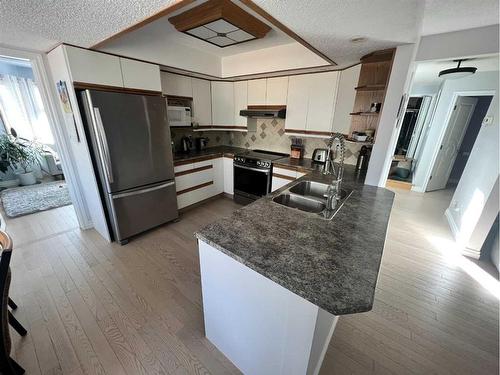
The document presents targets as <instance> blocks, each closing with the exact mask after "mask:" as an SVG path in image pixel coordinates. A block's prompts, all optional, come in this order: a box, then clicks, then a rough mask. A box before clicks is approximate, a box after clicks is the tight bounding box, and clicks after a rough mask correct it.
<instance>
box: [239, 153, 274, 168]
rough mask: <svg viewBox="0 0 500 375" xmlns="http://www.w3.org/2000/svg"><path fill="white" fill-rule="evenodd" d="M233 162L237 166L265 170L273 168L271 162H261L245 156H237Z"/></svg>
mask: <svg viewBox="0 0 500 375" xmlns="http://www.w3.org/2000/svg"><path fill="white" fill-rule="evenodd" d="M233 160H234V162H235V163H236V164H240V165H246V166H249V167H258V168H265V169H269V168H271V162H270V161H269V160H260V159H254V158H248V157H244V156H235V157H234V159H233Z"/></svg>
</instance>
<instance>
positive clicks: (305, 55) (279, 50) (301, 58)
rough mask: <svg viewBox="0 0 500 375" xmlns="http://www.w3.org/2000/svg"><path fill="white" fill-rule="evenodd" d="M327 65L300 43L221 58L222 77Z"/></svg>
mask: <svg viewBox="0 0 500 375" xmlns="http://www.w3.org/2000/svg"><path fill="white" fill-rule="evenodd" d="M322 65H329V63H327V62H326V61H325V60H323V59H322V58H321V57H319V56H318V55H316V54H314V53H313V52H311V51H310V50H308V49H307V48H306V47H304V46H303V45H301V44H300V43H297V42H294V43H290V44H284V45H281V46H276V47H269V48H263V49H260V50H257V51H252V52H245V53H239V54H237V55H232V56H226V57H223V58H222V77H223V78H225V77H232V76H239V75H247V74H257V73H265V72H270V71H276V70H288V69H298V68H305V67H311V66H322Z"/></svg>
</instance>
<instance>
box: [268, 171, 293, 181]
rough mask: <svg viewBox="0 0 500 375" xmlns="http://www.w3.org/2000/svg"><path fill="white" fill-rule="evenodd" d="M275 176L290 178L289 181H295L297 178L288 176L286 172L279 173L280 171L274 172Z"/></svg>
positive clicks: (284, 178)
mask: <svg viewBox="0 0 500 375" xmlns="http://www.w3.org/2000/svg"><path fill="white" fill-rule="evenodd" d="M273 177H278V178H282V179H283V180H288V181H295V180H296V178H295V177H291V176H286V175H284V174H279V173H274V172H273Z"/></svg>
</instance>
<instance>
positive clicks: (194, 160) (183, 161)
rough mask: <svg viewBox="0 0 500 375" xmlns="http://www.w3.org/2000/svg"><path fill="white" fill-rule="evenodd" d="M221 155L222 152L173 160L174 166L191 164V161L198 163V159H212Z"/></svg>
mask: <svg viewBox="0 0 500 375" xmlns="http://www.w3.org/2000/svg"><path fill="white" fill-rule="evenodd" d="M221 157H222V153H217V154H212V155H207V156H199V157H193V158H192V159H186V160H174V167H179V166H181V165H186V164H192V163H199V162H200V161H205V160H212V159H217V158H221Z"/></svg>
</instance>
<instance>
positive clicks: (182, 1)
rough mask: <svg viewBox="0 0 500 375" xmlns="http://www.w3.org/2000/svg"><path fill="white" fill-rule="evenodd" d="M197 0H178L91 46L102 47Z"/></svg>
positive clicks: (92, 47)
mask: <svg viewBox="0 0 500 375" xmlns="http://www.w3.org/2000/svg"><path fill="white" fill-rule="evenodd" d="M194 2H195V0H177V1H176V2H175V3H173V4H171V5H168V6H167V7H165V8H163V9H162V10H160V11H159V12H156V13H154V14H153V15H151V16H149V17H147V18H144V19H143V20H142V21H139V22H138V23H136V24H134V25H132V26H130V27H127V28H126V29H123V30H122V31H119V32H117V33H116V34H113V35H111V36H110V37H108V38H106V39H103V40H101V41H100V42H99V43H96V44H94V45H93V46H91V47H90V48H91V49H96V48H100V47H102V46H103V45H104V44H106V43H108V42H110V41H112V40H114V39H117V38H119V37H121V36H123V35H125V34H128V33H130V32H132V31H134V30H137V29H140V28H141V27H143V26H145V25H147V24H149V23H151V22H153V21H156V20H157V19H159V18H162V17H165V16H168V15H169V14H172V13H174V12H175V11H177V10H178V9H181V8H183V7H185V6H187V5H189V4H192V3H194Z"/></svg>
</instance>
